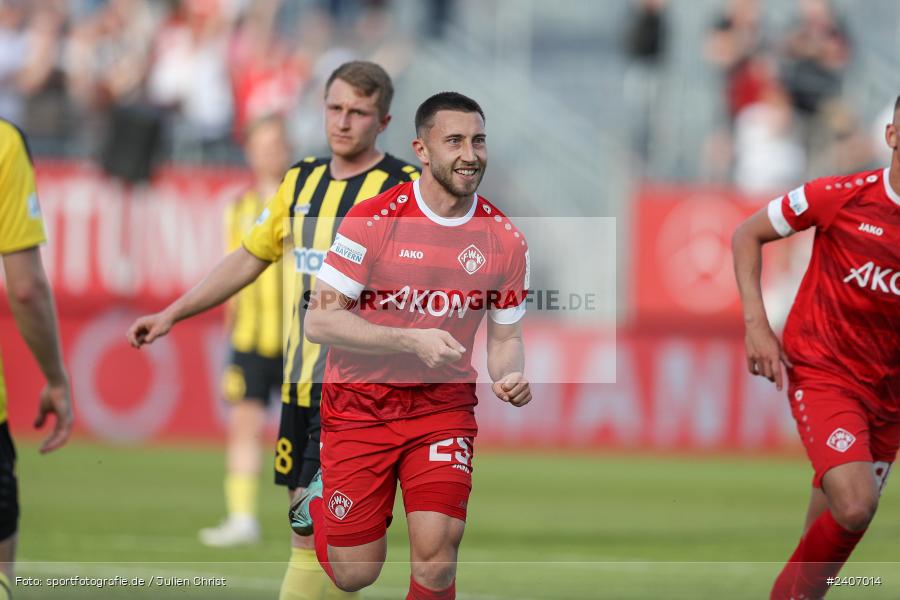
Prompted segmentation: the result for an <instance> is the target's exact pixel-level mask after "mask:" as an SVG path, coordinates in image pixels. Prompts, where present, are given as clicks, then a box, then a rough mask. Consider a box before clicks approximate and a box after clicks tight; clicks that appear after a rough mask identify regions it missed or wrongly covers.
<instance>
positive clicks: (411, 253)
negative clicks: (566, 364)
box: [400, 248, 425, 260]
mask: <svg viewBox="0 0 900 600" xmlns="http://www.w3.org/2000/svg"><path fill="white" fill-rule="evenodd" d="M400 258H415V259H416V260H422V259H423V258H425V253H424V252H422V251H421V250H407V249H406V248H403V249H402V250H400Z"/></svg>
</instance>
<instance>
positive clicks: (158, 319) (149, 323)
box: [126, 311, 174, 348]
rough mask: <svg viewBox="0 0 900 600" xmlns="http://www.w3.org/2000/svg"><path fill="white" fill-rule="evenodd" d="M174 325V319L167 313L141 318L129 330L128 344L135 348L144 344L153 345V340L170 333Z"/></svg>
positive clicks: (127, 335)
mask: <svg viewBox="0 0 900 600" xmlns="http://www.w3.org/2000/svg"><path fill="white" fill-rule="evenodd" d="M172 325H174V321H173V319H172V318H171V317H170V316H169V315H168V314H166V312H165V311H163V312H158V313H156V314H152V315H146V316H143V317H139V318H138V319H137V320H135V322H134V323H132V324H131V327H129V328H128V333H127V334H126V337H127V338H128V343H129V344H131V345H132V346H134V347H135V348H140V347H141V346H143V345H144V344H152V343H153V340H155V339H156V338H158V337H162V336H164V335H166V334H167V333H169V330H170V329H172Z"/></svg>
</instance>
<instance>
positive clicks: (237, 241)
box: [225, 189, 283, 358]
mask: <svg viewBox="0 0 900 600" xmlns="http://www.w3.org/2000/svg"><path fill="white" fill-rule="evenodd" d="M265 201H266V199H265V198H263V197H261V196H260V195H259V193H257V191H256V190H253V189H250V190H247V191H246V192H245V193H244V195H243V196H241V197H240V198H238V199H237V200H236V201H235V202H233V203H231V204H229V205H228V208H226V210H225V239H226V242H227V250H228V252H231V251H233V250H235V249H237V248H239V247H240V245H241V242H242V240H243V239H244V236H245V235H247V232H249V231H250V229H251V228H252V227H253V223H254V222H255V221H256V219H257V217H259V215H260V213H261V212H262V211H263V209H264V208H265ZM282 297H283V292H282V276H281V268H280V264H275V265H270V266H269V267H268V268H267V269H266V270H265V271H263V273H262V275H260V276H259V277H257V279H256V281H254V282H253V283H251V284H250V285H248V286H247V287H245V288H244V289H243V290H241V291H240V292H239V293H238V294H237V296H236V297H235V298H234V301H233V304H232V305H231V306H230V307H229V310H230V311H231V314H230V321H231V346H232V347H233V348H234V349H235V350H237V351H238V352H252V353H255V354H259V355H261V356H266V357H269V358H278V357H280V356H281V348H282V325H281V324H282Z"/></svg>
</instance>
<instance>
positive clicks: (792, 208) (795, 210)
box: [768, 177, 852, 237]
mask: <svg viewBox="0 0 900 600" xmlns="http://www.w3.org/2000/svg"><path fill="white" fill-rule="evenodd" d="M847 186H849V187H852V184H849V183H847V184H845V183H844V182H843V178H837V177H826V178H822V179H816V180H814V181H810V182H809V183H806V184H804V185H801V186H800V187H798V188H796V189H793V190H791V191H790V192H788V193H787V194H785V195H784V196H781V197H779V198H775V199H774V200H772V201H771V202H770V203H769V208H768V214H769V221H771V222H772V226H773V227H774V228H775V231H777V232H778V234H779V235H781V236H782V237H787V236H789V235H791V234H792V233H795V232H797V231H803V230H804V229H809V228H810V227H822V228H827V227H828V225H829V224H830V223H831V221H832V220H834V217H835V215H836V214H837V212H838V211H839V210H840V208H841V207H842V206H843V205H844V203H845V202H846V201H847V199H848V196H847V193H846V192H847V191H848V187H847Z"/></svg>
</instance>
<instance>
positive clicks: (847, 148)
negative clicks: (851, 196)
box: [810, 100, 893, 173]
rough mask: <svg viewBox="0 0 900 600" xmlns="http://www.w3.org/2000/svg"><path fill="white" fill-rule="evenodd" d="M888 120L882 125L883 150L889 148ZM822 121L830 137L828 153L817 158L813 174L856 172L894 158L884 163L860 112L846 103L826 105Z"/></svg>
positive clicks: (825, 144) (824, 145) (828, 137)
mask: <svg viewBox="0 0 900 600" xmlns="http://www.w3.org/2000/svg"><path fill="white" fill-rule="evenodd" d="M891 108H893V105H892V106H891ZM887 119H888V120H887V121H885V122H884V123H882V125H881V139H880V146H881V147H882V148H887V145H886V144H885V142H884V126H885V125H886V124H887V123H889V122H890V119H891V117H890V116H889V117H887ZM822 121H823V123H824V128H823V129H824V132H825V134H826V136H827V138H826V140H825V143H824V144H823V148H824V151H823V152H821V153H820V154H819V155H818V156H815V157H813V158H814V159H816V160H817V161H818V162H816V163H815V164H813V165H811V169H810V170H811V171H812V172H813V173H856V172H859V171H865V170H868V169H876V168H878V167H884V166H886V165H888V164H889V163H890V156H888V157H887V159H886V160H880V155H879V154H877V153H876V152H875V148H873V145H872V140H871V139H870V138H869V136H868V132H866V131H865V130H864V129H863V128H862V127H861V126H860V122H859V119H858V118H857V115H856V113H854V111H853V109H852V108H850V107H849V106H848V105H846V104H845V103H843V102H840V101H837V100H835V101H832V102H829V103H828V104H826V105H825V106H824V107H823V108H822Z"/></svg>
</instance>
